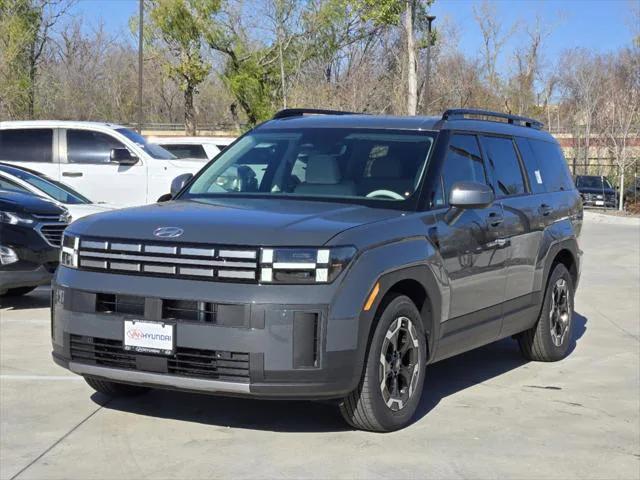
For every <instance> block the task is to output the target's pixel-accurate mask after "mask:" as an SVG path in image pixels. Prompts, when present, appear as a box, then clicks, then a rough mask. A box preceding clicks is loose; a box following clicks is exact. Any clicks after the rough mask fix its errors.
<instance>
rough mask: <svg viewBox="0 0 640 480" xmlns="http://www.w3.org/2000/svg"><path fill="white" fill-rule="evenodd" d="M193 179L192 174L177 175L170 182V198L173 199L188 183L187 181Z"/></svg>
mask: <svg viewBox="0 0 640 480" xmlns="http://www.w3.org/2000/svg"><path fill="white" fill-rule="evenodd" d="M192 178H193V174H192V173H183V174H182V175H178V176H177V177H176V178H174V179H173V181H172V182H171V190H170V191H171V193H170V195H171V197H172V198H173V197H174V196H175V195H176V194H177V193H178V192H179V191H180V190H182V189H183V187H184V186H185V185H186V184H187V183H189V181H190V180H191V179H192Z"/></svg>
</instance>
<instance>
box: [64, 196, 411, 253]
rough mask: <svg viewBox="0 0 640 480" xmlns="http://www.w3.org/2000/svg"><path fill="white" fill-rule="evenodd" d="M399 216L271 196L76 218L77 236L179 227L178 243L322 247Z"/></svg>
mask: <svg viewBox="0 0 640 480" xmlns="http://www.w3.org/2000/svg"><path fill="white" fill-rule="evenodd" d="M400 215H402V212H401V211H398V210H387V209H384V210H383V209H376V208H369V207H364V206H361V205H352V204H344V203H329V202H309V201H300V200H275V199H266V200H265V199H233V200H231V199H219V200H210V199H209V200H199V201H198V202H195V201H181V200H177V201H172V202H166V203H157V204H154V205H147V206H144V207H134V208H126V209H122V210H115V211H111V212H106V213H101V214H98V215H92V216H90V217H87V218H84V219H81V220H79V221H77V222H74V223H73V225H72V226H71V227H70V230H71V231H72V232H73V233H75V234H78V235H86V236H94V237H104V238H120V239H135V240H156V241H162V239H160V238H157V237H154V235H153V232H154V231H155V230H156V229H157V228H159V227H178V228H181V229H182V230H183V231H184V233H183V234H182V235H181V236H180V237H179V238H176V239H175V241H177V242H184V243H192V242H193V243H210V244H223V245H243V246H252V245H271V246H278V245H281V246H292V247H295V246H301V247H302V246H321V245H324V244H325V243H326V242H327V241H329V240H330V239H331V238H332V237H334V236H335V235H337V234H338V233H340V232H342V231H344V230H347V229H350V228H354V227H357V226H360V225H365V224H368V223H372V222H378V221H381V220H386V219H389V218H394V217H398V216H400Z"/></svg>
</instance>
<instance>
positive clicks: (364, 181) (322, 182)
mask: <svg viewBox="0 0 640 480" xmlns="http://www.w3.org/2000/svg"><path fill="white" fill-rule="evenodd" d="M433 141H434V136H433V134H431V133H425V132H415V131H413V132H407V131H403V130H371V129H366V130H365V129H355V128H350V129H345V128H337V129H327V128H321V129H318V128H315V129H296V130H278V131H266V132H264V131H259V130H258V131H255V132H253V133H250V134H248V135H246V136H244V137H243V138H242V139H240V140H239V141H238V142H236V143H235V144H234V145H233V146H232V147H229V148H228V149H227V150H225V151H223V152H222V153H221V154H219V155H218V157H217V159H216V161H215V162H214V163H213V164H211V165H210V166H209V167H208V168H207V169H206V170H204V171H203V172H202V173H201V174H200V175H199V176H198V178H197V179H196V180H195V181H194V182H193V184H192V185H191V187H190V188H189V189H188V190H187V191H186V192H185V194H183V195H182V197H181V198H194V197H208V196H217V195H223V196H229V195H234V196H235V195H242V196H252V195H267V196H277V197H282V198H291V197H293V198H300V197H305V198H316V199H331V198H333V199H335V198H346V199H368V200H371V201H372V202H376V201H377V202H381V203H385V204H389V202H398V203H399V202H404V201H406V200H408V199H409V198H410V197H412V195H413V194H414V192H415V191H416V189H417V187H418V185H419V182H420V179H421V178H422V175H423V173H424V170H425V165H426V160H427V157H428V155H429V151H430V150H431V146H432V145H433Z"/></svg>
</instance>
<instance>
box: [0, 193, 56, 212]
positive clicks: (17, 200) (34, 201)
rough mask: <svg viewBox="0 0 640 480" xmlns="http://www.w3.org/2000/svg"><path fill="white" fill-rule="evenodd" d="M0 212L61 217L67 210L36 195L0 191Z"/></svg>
mask: <svg viewBox="0 0 640 480" xmlns="http://www.w3.org/2000/svg"><path fill="white" fill-rule="evenodd" d="M0 210H4V211H7V212H16V213H26V214H29V215H34V214H35V215H62V214H64V213H66V212H67V210H66V209H65V208H63V207H61V206H59V205H57V204H56V203H54V202H51V201H49V200H47V199H45V198H42V197H39V196H37V195H30V194H26V193H18V192H9V191H5V190H0Z"/></svg>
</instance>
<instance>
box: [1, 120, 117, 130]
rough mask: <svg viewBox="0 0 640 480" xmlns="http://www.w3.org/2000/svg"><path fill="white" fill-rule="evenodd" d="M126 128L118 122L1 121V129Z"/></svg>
mask: <svg viewBox="0 0 640 480" xmlns="http://www.w3.org/2000/svg"><path fill="white" fill-rule="evenodd" d="M82 127H93V128H96V127H97V128H126V127H124V126H122V125H118V124H117V123H106V122H80V121H75V120H13V121H8V122H0V130H1V129H5V128H82Z"/></svg>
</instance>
